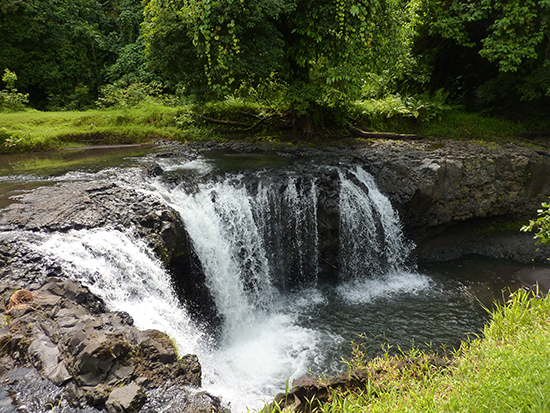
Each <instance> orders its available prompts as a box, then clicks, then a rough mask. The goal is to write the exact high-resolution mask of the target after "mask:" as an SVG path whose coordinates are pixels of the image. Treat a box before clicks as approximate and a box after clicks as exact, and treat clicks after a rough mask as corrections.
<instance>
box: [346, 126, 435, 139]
mask: <svg viewBox="0 0 550 413" xmlns="http://www.w3.org/2000/svg"><path fill="white" fill-rule="evenodd" d="M350 133H351V134H352V135H354V136H358V137H360V138H368V139H403V140H407V139H409V140H410V139H413V140H416V139H424V138H426V137H425V136H424V135H414V134H408V133H392V132H367V131H364V130H361V129H359V128H351V129H350Z"/></svg>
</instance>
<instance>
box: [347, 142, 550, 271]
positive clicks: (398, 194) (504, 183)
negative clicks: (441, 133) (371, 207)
mask: <svg viewBox="0 0 550 413" xmlns="http://www.w3.org/2000/svg"><path fill="white" fill-rule="evenodd" d="M355 160H356V162H360V163H361V164H362V165H363V167H364V168H366V169H367V170H368V171H369V172H370V173H371V174H372V175H373V176H374V177H375V179H376V182H377V184H378V186H379V187H380V189H381V190H382V191H383V192H384V193H385V194H387V195H388V196H389V197H390V199H391V200H392V202H393V204H394V205H395V206H396V207H397V209H398V210H399V214H400V216H401V219H402V222H403V224H404V228H405V231H406V233H407V235H408V236H409V238H411V239H413V240H414V241H415V242H416V244H417V249H416V256H417V257H418V258H419V259H420V260H425V261H438V260H448V259H453V258H458V257H460V256H462V255H465V254H472V253H476V254H481V255H486V256H491V257H495V258H510V259H514V260H516V261H523V262H530V261H531V260H532V259H536V260H540V261H543V260H545V259H546V257H548V256H549V252H550V251H549V250H548V249H547V248H538V247H536V246H535V245H534V241H533V239H532V234H524V233H520V231H519V228H520V227H521V225H523V224H525V223H527V221H528V219H529V218H533V216H534V215H535V214H536V210H537V208H539V207H540V203H541V202H543V201H545V200H547V199H548V197H549V196H550V154H549V153H547V152H545V151H541V150H533V149H529V148H527V147H526V146H521V145H513V144H506V145H498V144H481V143H479V144H476V143H466V142H456V141H446V140H441V141H415V142H403V141H376V142H371V144H369V145H365V146H362V147H359V148H357V150H356V153H355Z"/></svg>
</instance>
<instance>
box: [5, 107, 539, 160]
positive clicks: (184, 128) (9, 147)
mask: <svg viewBox="0 0 550 413" xmlns="http://www.w3.org/2000/svg"><path fill="white" fill-rule="evenodd" d="M351 113H352V118H350V120H349V122H350V125H354V126H356V127H358V128H361V129H362V130H368V131H383V132H394V133H411V134H417V135H424V136H426V137H428V138H438V137H444V138H451V139H460V140H478V141H484V142H491V141H503V140H504V141H511V140H514V139H517V138H518V137H519V136H521V135H522V134H524V133H526V132H528V131H529V128H528V127H526V126H525V125H521V124H518V123H515V122H511V121H507V120H502V119H494V118H488V117H484V116H481V115H479V114H469V113H464V112H461V111H458V110H450V109H449V110H446V111H442V112H441V113H437V116H435V115H429V116H428V115H422V113H418V112H415V111H412V110H409V111H404V110H402V111H397V110H396V109H395V107H393V106H390V105H387V104H386V105H385V106H384V105H375V104H373V103H372V102H371V103H368V104H367V103H364V102H363V103H361V102H358V103H357V104H356V105H355V106H354V107H353V108H351ZM348 132H349V128H348V127H341V128H324V129H320V130H319V134H316V135H315V136H310V137H309V138H308V141H309V143H327V142H328V143H330V142H332V141H333V140H334V139H335V138H343V137H346V135H347V133H348ZM245 138H254V139H264V140H283V141H293V142H296V141H300V140H302V139H303V138H302V137H300V136H297V135H296V134H295V133H294V132H293V130H292V128H291V127H290V122H289V118H288V113H286V112H285V111H284V110H276V109H273V108H265V107H262V106H260V105H259V104H256V103H249V102H241V101H236V100H232V101H226V102H221V103H215V104H207V105H202V106H191V105H189V106H179V107H169V106H162V105H155V104H147V105H143V106H139V107H131V108H125V109H105V110H89V111H84V112H39V111H33V110H29V111H25V112H16V113H0V153H20V152H36V151H46V150H54V149H59V148H64V147H72V146H81V145H111V144H127V143H143V142H148V141H151V140H155V139H169V140H177V141H185V140H205V139H214V140H225V139H245ZM350 139H353V138H350Z"/></svg>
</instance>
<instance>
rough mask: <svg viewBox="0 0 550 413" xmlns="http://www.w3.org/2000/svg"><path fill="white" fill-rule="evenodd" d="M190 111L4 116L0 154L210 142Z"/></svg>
mask: <svg viewBox="0 0 550 413" xmlns="http://www.w3.org/2000/svg"><path fill="white" fill-rule="evenodd" d="M193 117H194V113H193V112H192V110H191V109H190V108H189V107H178V108H172V107H167V106H157V105H148V106H146V107H135V108H130V109H113V110H88V111H84V112H39V111H25V112H15V113H0V153H20V152H37V151H46V150H53V149H59V148H64V147H74V146H84V145H113V144H129V143H144V142H148V141H151V140H154V139H170V140H180V141H183V140H186V139H193V140H198V139H206V138H208V137H209V136H208V131H206V130H205V129H204V128H200V127H198V126H197V124H196V122H195V120H194V118H193Z"/></svg>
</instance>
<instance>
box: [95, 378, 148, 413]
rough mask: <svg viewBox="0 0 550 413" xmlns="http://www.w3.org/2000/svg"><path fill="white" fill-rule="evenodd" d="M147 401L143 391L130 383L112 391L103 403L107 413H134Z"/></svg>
mask: <svg viewBox="0 0 550 413" xmlns="http://www.w3.org/2000/svg"><path fill="white" fill-rule="evenodd" d="M146 399H147V396H146V395H145V392H144V391H143V389H142V388H141V387H140V386H138V385H137V384H136V383H134V382H132V383H130V384H128V385H127V386H122V387H117V388H115V389H113V391H112V392H111V394H109V398H108V399H107V402H106V403H105V407H106V408H107V411H108V412H109V413H136V412H138V411H139V409H140V408H141V407H142V406H143V404H144V403H145V401H146Z"/></svg>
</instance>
